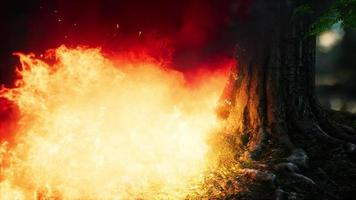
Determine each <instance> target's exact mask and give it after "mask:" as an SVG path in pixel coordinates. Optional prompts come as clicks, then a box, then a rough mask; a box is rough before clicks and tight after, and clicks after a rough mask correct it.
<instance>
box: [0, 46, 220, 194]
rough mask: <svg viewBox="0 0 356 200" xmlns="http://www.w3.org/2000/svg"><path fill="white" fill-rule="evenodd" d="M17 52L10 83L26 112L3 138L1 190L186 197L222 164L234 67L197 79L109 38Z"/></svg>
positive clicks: (9, 92) (7, 92) (8, 95)
mask: <svg viewBox="0 0 356 200" xmlns="http://www.w3.org/2000/svg"><path fill="white" fill-rule="evenodd" d="M16 55H18V56H19V58H20V63H21V65H20V66H19V67H18V69H17V73H18V74H19V78H18V80H17V81H16V84H15V85H16V87H14V88H2V89H1V91H0V98H5V99H7V100H8V101H10V102H11V103H12V104H14V105H15V106H16V107H17V109H18V115H19V116H18V117H17V118H16V119H17V121H16V128H15V129H11V130H14V131H13V133H11V135H12V136H13V139H12V141H6V140H3V142H2V144H1V147H0V164H1V165H0V167H1V168H0V199H183V198H184V197H185V196H186V195H187V194H189V192H190V190H191V189H192V188H193V187H194V185H195V184H196V183H198V182H200V181H201V179H202V178H203V175H204V172H205V171H206V170H207V169H208V167H209V166H210V165H212V163H210V161H209V158H208V152H209V148H210V147H209V145H208V144H207V139H208V138H209V136H210V135H211V134H212V133H213V132H214V130H216V129H217V128H218V126H219V123H218V121H217V119H216V116H215V112H214V110H215V106H216V103H217V101H218V99H219V97H220V94H221V91H222V90H223V86H224V83H225V76H224V73H200V74H199V75H198V77H197V80H198V81H197V83H196V84H189V83H187V81H186V80H185V78H184V75H183V74H182V73H180V72H178V71H174V70H172V69H170V68H168V67H167V66H164V64H163V62H161V61H157V60H155V59H152V58H150V57H149V56H147V55H141V56H139V57H130V56H126V57H125V56H121V57H118V58H116V59H114V58H109V57H108V56H105V55H104V54H103V52H102V51H101V50H100V49H99V48H85V47H77V48H67V47H65V46H61V47H59V48H57V49H55V50H51V51H48V52H47V53H46V54H45V55H44V56H41V57H36V56H34V54H22V53H16ZM4 130H10V129H4Z"/></svg>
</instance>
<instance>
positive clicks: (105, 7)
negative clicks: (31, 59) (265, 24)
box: [28, 0, 237, 71]
mask: <svg viewBox="0 0 356 200" xmlns="http://www.w3.org/2000/svg"><path fill="white" fill-rule="evenodd" d="M235 3H236V2H235V1H233V0H180V1H167V0H155V1H145V0H136V1H132V0H120V1H114V0H91V1H87V0H77V1H63V0H55V1H51V2H47V1H43V2H42V3H41V5H40V8H39V11H38V13H36V14H35V17H34V19H33V20H31V21H30V22H29V28H30V30H31V34H30V40H29V43H28V46H29V47H33V48H29V49H34V50H35V51H38V52H42V51H43V50H45V49H48V48H53V47H57V46H59V45H61V44H66V45H69V46H71V45H78V44H82V45H83V44H84V45H90V46H100V47H103V49H104V50H105V51H109V52H116V51H127V50H128V49H144V50H145V51H148V52H150V53H152V55H153V56H158V57H161V56H163V57H170V60H172V62H173V63H172V64H173V66H175V68H177V69H179V70H182V71H187V70H188V71H190V70H191V69H194V68H197V67H198V66H201V63H211V65H205V67H208V68H210V69H216V68H219V67H221V66H219V65H216V63H219V61H218V60H226V59H228V58H230V59H233V48H234V45H235V44H234V41H233V40H230V41H228V39H229V38H227V37H230V36H229V35H227V33H228V31H229V25H231V20H230V18H231V16H232V15H235V14H236V13H234V12H236V11H237V10H236V9H235V7H236V6H234V5H235ZM234 9H235V10H234ZM152 47H154V48H152ZM157 47H158V48H157ZM152 51H153V52H152ZM224 62H225V61H224Z"/></svg>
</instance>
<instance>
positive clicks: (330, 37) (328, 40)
mask: <svg viewBox="0 0 356 200" xmlns="http://www.w3.org/2000/svg"><path fill="white" fill-rule="evenodd" d="M342 37H343V34H342V33H339V32H337V31H333V30H330V31H325V32H324V33H322V34H321V35H320V36H319V38H318V44H319V46H320V47H321V48H322V50H323V51H329V50H330V49H332V48H333V47H334V46H335V45H336V44H338V43H339V42H340V41H341V39H342Z"/></svg>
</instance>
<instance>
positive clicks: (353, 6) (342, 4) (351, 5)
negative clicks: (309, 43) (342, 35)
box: [294, 0, 356, 35]
mask: <svg viewBox="0 0 356 200" xmlns="http://www.w3.org/2000/svg"><path fill="white" fill-rule="evenodd" d="M312 12H313V11H312V8H311V7H310V6H309V5H307V4H305V5H301V6H299V7H297V8H296V10H295V11H294V16H301V15H305V14H308V13H312ZM337 22H340V25H341V27H342V28H356V0H335V1H334V3H333V4H332V5H331V6H330V8H329V9H327V10H326V11H325V12H324V13H323V14H322V15H321V16H319V18H318V19H317V20H316V21H315V22H314V23H313V24H312V26H311V29H310V32H309V35H317V34H320V33H321V32H324V31H326V30H328V29H330V28H331V26H332V25H333V24H335V23H337Z"/></svg>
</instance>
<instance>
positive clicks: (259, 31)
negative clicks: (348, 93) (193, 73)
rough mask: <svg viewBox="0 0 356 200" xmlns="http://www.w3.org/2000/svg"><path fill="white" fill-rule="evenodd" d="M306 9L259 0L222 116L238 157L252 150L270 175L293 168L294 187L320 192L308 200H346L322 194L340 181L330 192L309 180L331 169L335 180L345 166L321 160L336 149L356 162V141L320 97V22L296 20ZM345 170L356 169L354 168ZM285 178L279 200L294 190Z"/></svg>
mask: <svg viewBox="0 0 356 200" xmlns="http://www.w3.org/2000/svg"><path fill="white" fill-rule="evenodd" d="M306 2H307V1H291V0H273V1H272V0H270V1H265V0H255V1H254V2H253V4H252V5H251V8H250V16H249V18H248V19H244V20H239V21H238V22H237V27H238V34H237V37H236V38H237V48H236V58H237V61H238V65H237V67H236V68H234V69H233V70H232V72H231V74H230V78H229V82H228V84H227V86H226V88H225V91H224V95H223V98H222V101H221V107H220V108H219V113H220V116H221V117H222V118H224V120H225V123H226V127H225V130H224V134H226V135H227V136H232V138H233V141H232V142H231V141H230V143H232V144H231V148H232V149H233V151H235V152H241V146H245V147H246V148H245V154H247V156H248V158H251V159H253V160H255V161H259V162H263V163H264V164H267V165H268V166H270V167H269V169H270V171H271V173H277V174H280V173H279V172H280V171H283V170H285V168H288V170H287V171H289V173H287V174H288V176H287V177H289V178H288V179H294V180H300V182H301V185H312V186H313V187H307V189H306V190H308V189H310V190H312V189H311V188H314V190H313V192H309V193H308V192H306V191H304V192H305V195H306V197H305V198H307V199H308V198H312V197H316V196H317V197H322V198H324V199H342V198H341V197H340V198H339V197H338V196H337V195H336V196H335V194H337V193H338V192H341V191H339V190H338V189H335V188H333V189H332V190H329V191H330V192H321V193H319V192H320V191H321V190H323V189H325V188H326V189H329V186H326V185H328V184H330V183H333V182H334V181H333V180H330V181H329V182H328V181H327V182H328V183H325V185H323V184H324V182H323V183H321V182H320V181H319V182H318V181H317V180H312V179H310V178H308V177H307V175H308V176H309V177H313V178H315V179H319V176H318V175H316V174H318V173H317V172H316V171H317V170H321V171H323V174H324V172H325V171H327V170H326V169H325V168H327V166H332V167H329V168H332V169H329V171H331V172H330V173H334V172H335V170H336V171H337V166H336V165H338V164H336V162H335V161H336V160H337V161H338V162H339V161H340V162H341V161H344V160H345V159H346V158H345V159H334V160H331V159H329V161H330V162H329V161H328V160H322V159H327V158H328V156H332V155H334V154H333V153H334V150H335V149H341V151H342V153H344V154H354V152H355V145H354V144H353V143H354V142H356V135H355V134H353V133H354V131H353V130H352V129H351V128H349V127H345V126H342V125H339V124H337V123H336V122H334V121H333V120H332V119H330V118H329V116H328V115H327V113H326V112H325V111H324V110H323V109H322V108H321V107H320V106H319V104H318V102H317V99H316V97H315V95H314V87H315V84H314V82H315V81H314V78H315V71H314V67H315V66H314V65H315V48H316V47H315V43H316V42H315V37H314V36H307V33H308V30H309V28H310V25H311V23H312V22H313V16H312V14H311V13H306V14H304V15H303V16H296V15H294V11H295V9H296V7H298V6H300V5H303V4H304V3H306ZM229 138H231V137H229ZM325 151H327V152H328V153H325ZM239 156H240V155H236V156H235V157H236V159H238V158H237V157H239ZM271 158H272V159H271ZM245 159H246V157H245ZM346 160H347V159H346ZM330 163H332V164H330ZM343 163H344V165H343V167H345V168H350V167H354V165H353V163H352V162H351V161H350V162H349V160H348V161H347V162H343ZM345 163H347V164H345ZM300 170H301V171H302V172H300ZM333 170H334V171H333ZM329 171H328V172H325V174H327V173H329ZM297 172H298V173H297ZM282 174H283V173H282ZM310 174H311V175H310ZM325 176H326V177H328V176H329V175H325ZM330 176H334V174H331V175H330ZM278 177H279V179H280V180H284V181H279V184H277V185H276V188H277V189H276V198H277V197H278V198H279V197H280V194H281V191H283V190H288V189H286V188H289V190H290V188H294V189H295V187H290V185H291V184H290V183H289V182H288V179H286V178H285V177H286V176H285V173H284V175H283V176H282V175H280V176H277V178H278ZM283 177H284V178H283ZM291 177H293V178H291ZM296 177H298V178H296ZM297 182H298V181H297ZM286 185H288V186H286ZM292 185H293V184H292ZM294 185H295V184H294ZM314 186H315V187H314ZM298 187H299V186H298ZM299 189H300V188H299ZM296 190H298V189H296ZM336 190H338V191H336ZM277 193H278V194H277ZM282 193H283V192H282ZM313 195H314V196H313ZM315 195H316V196H315ZM318 195H319V196H318Z"/></svg>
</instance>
